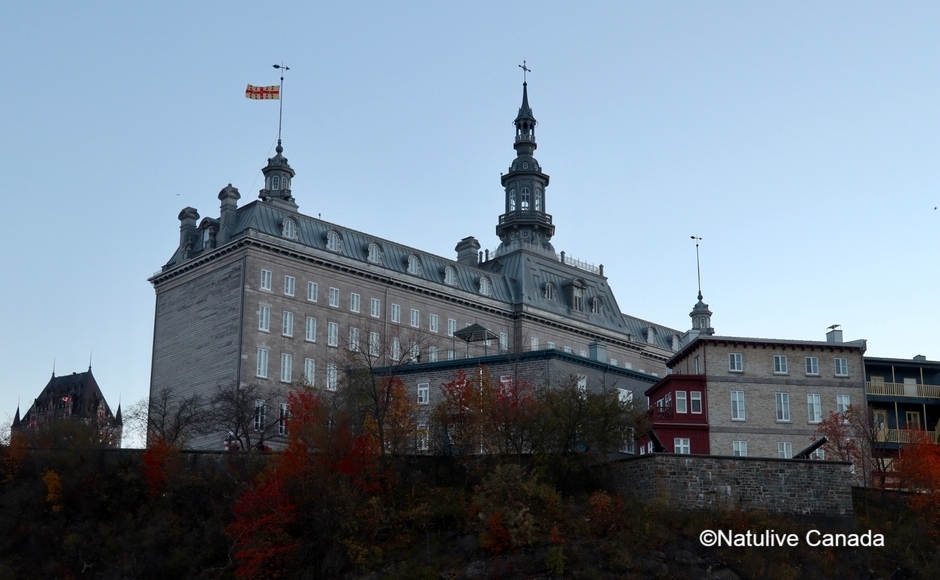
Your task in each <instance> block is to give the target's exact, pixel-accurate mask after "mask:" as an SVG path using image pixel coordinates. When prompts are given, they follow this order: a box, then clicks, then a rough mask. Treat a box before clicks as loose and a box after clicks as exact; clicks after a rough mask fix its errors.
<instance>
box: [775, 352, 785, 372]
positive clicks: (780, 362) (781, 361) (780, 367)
mask: <svg viewBox="0 0 940 580" xmlns="http://www.w3.org/2000/svg"><path fill="white" fill-rule="evenodd" d="M787 370H788V369H787V355H785V354H775V355H774V374H775V375H785V374H788V373H787Z"/></svg>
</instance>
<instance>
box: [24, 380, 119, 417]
mask: <svg viewBox="0 0 940 580" xmlns="http://www.w3.org/2000/svg"><path fill="white" fill-rule="evenodd" d="M100 403H104V408H105V412H106V416H107V418H108V420H111V419H113V418H114V415H113V414H112V412H111V407H110V406H108V402H107V401H106V400H105V398H104V395H103V394H102V392H101V388H100V387H99V386H98V382H97V381H96V380H95V377H94V375H92V374H91V368H89V369H88V371H86V372H83V373H72V374H70V375H62V376H58V377H57V376H55V375H53V376H52V378H51V379H49V382H48V383H47V384H46V386H45V387H44V388H43V390H42V392H41V393H39V396H38V397H36V399H35V400H34V401H33V404H32V405H31V406H30V407H29V410H27V411H26V414H25V415H23V418H22V419H21V420H20V423H21V424H23V425H26V426H28V425H30V423H31V421H32V420H33V419H35V418H36V416H37V415H45V414H47V413H49V412H54V411H56V410H58V411H59V412H60V414H62V415H64V416H68V417H69V418H72V419H91V418H94V417H97V412H98V405H99V404H100Z"/></svg>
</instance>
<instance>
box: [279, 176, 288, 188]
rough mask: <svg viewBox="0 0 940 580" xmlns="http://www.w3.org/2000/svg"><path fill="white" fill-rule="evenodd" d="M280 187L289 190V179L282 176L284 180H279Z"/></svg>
mask: <svg viewBox="0 0 940 580" xmlns="http://www.w3.org/2000/svg"><path fill="white" fill-rule="evenodd" d="M281 187H283V188H284V189H290V177H287V176H286V175H285V176H284V179H282V180H281Z"/></svg>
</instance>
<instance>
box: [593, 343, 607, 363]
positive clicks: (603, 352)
mask: <svg viewBox="0 0 940 580" xmlns="http://www.w3.org/2000/svg"><path fill="white" fill-rule="evenodd" d="M588 354H589V355H590V359H591V360H596V361H597V362H601V363H606V362H607V345H606V344H604V343H603V342H601V341H599V340H595V341H594V342H592V343H591V344H589V345H588Z"/></svg>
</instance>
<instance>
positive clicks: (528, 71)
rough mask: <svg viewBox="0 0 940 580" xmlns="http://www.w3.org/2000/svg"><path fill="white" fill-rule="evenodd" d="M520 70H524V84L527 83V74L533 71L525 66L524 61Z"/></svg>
mask: <svg viewBox="0 0 940 580" xmlns="http://www.w3.org/2000/svg"><path fill="white" fill-rule="evenodd" d="M519 68H521V69H522V84H525V83H526V73H530V72H532V69H530V68H529V67H527V66H526V65H525V61H524V60H523V61H522V64H520V65H519Z"/></svg>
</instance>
